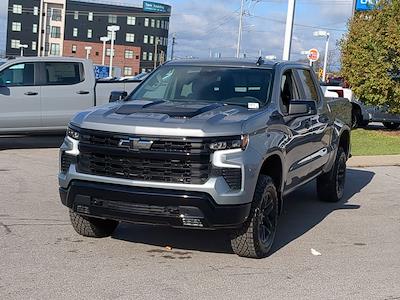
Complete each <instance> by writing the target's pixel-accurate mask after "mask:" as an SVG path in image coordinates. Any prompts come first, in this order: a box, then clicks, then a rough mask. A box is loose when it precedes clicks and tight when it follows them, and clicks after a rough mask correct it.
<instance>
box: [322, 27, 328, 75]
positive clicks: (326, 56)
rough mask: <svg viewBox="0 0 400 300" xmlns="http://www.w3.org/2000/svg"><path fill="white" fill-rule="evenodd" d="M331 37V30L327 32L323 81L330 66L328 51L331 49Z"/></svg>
mask: <svg viewBox="0 0 400 300" xmlns="http://www.w3.org/2000/svg"><path fill="white" fill-rule="evenodd" d="M329 39H330V34H329V32H327V33H326V44H325V57H324V71H323V73H322V82H325V80H326V71H327V67H328V51H329Z"/></svg>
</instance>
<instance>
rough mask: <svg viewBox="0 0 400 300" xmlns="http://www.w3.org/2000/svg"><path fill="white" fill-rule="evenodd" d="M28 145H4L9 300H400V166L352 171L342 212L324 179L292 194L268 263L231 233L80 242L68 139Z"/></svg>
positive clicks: (0, 226) (155, 232)
mask: <svg viewBox="0 0 400 300" xmlns="http://www.w3.org/2000/svg"><path fill="white" fill-rule="evenodd" d="M29 139H31V140H20V141H19V142H18V141H13V139H0V149H3V150H1V151H0V299H28V298H30V299H72V298H79V299H109V298H112V299H116V298H119V299H141V298H146V299H172V298H173V299H205V298H207V299H239V298H241V299H261V298H264V299H265V298H269V299H387V300H394V299H400V284H399V282H400V254H399V253H400V167H376V168H364V169H361V168H360V169H349V171H348V178H347V185H346V194H345V198H344V200H343V201H342V202H341V203H337V204H330V203H321V202H319V201H318V200H317V199H316V194H315V183H310V184H309V185H307V186H305V187H303V188H302V189H301V190H299V191H297V192H295V193H293V194H291V195H290V196H289V197H287V199H286V201H285V209H284V213H283V215H282V217H281V218H280V227H279V230H278V234H277V237H276V243H275V246H274V248H273V251H272V253H271V255H270V256H269V257H267V258H265V259H262V260H251V259H244V258H239V257H237V256H236V255H234V254H232V251H231V249H230V247H229V241H228V239H227V237H226V235H225V234H224V233H222V232H212V231H208V232H204V231H195V230H175V229H169V228H162V227H151V226H143V225H133V224H121V225H120V226H119V227H118V228H117V230H116V232H115V233H114V235H113V236H112V237H110V238H105V239H99V240H96V239H89V238H84V237H81V236H79V235H77V234H76V233H75V232H74V230H73V229H72V227H71V225H70V223H69V218H68V212H67V209H66V208H64V207H63V206H62V205H61V203H60V201H59V198H58V185H57V172H58V150H57V149H56V148H54V147H57V146H58V145H59V144H60V143H61V140H62V137H46V138H36V140H35V138H29ZM48 147H53V148H48ZM21 148H22V149H21ZM38 148H42V149H38ZM169 247H171V248H169ZM311 249H315V250H316V251H318V252H320V253H321V255H320V256H314V255H313V254H311Z"/></svg>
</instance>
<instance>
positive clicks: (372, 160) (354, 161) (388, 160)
mask: <svg viewBox="0 0 400 300" xmlns="http://www.w3.org/2000/svg"><path fill="white" fill-rule="evenodd" d="M347 166H348V167H353V168H365V167H389V166H400V155H380V156H353V157H352V158H350V159H349V160H348V162H347Z"/></svg>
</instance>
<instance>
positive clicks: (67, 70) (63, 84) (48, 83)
mask: <svg viewBox="0 0 400 300" xmlns="http://www.w3.org/2000/svg"><path fill="white" fill-rule="evenodd" d="M41 68H42V72H41V73H42V74H43V75H42V81H43V85H42V117H43V124H44V126H45V127H51V128H56V127H57V128H60V129H61V128H65V127H66V126H67V125H68V123H69V121H70V120H71V118H72V117H73V115H74V114H75V113H77V112H79V111H81V110H84V109H86V108H88V107H91V106H93V105H94V97H95V96H94V84H92V83H91V82H90V81H87V80H86V78H85V72H84V65H83V63H80V62H45V63H42V64H41ZM92 85H93V86H92Z"/></svg>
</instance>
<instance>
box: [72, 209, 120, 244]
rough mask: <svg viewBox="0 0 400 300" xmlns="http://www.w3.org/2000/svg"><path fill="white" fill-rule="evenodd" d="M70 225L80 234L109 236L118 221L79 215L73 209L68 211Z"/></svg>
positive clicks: (97, 236) (96, 236) (94, 236)
mask: <svg viewBox="0 0 400 300" xmlns="http://www.w3.org/2000/svg"><path fill="white" fill-rule="evenodd" d="M69 216H70V219H71V224H72V227H74V229H75V231H76V232H77V233H79V234H80V235H82V236H86V237H93V238H103V237H108V236H110V235H111V234H112V233H113V232H114V231H115V228H117V226H118V224H119V222H117V221H113V220H103V219H97V218H92V217H87V216H83V215H80V214H78V213H76V212H74V211H73V210H70V211H69Z"/></svg>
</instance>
